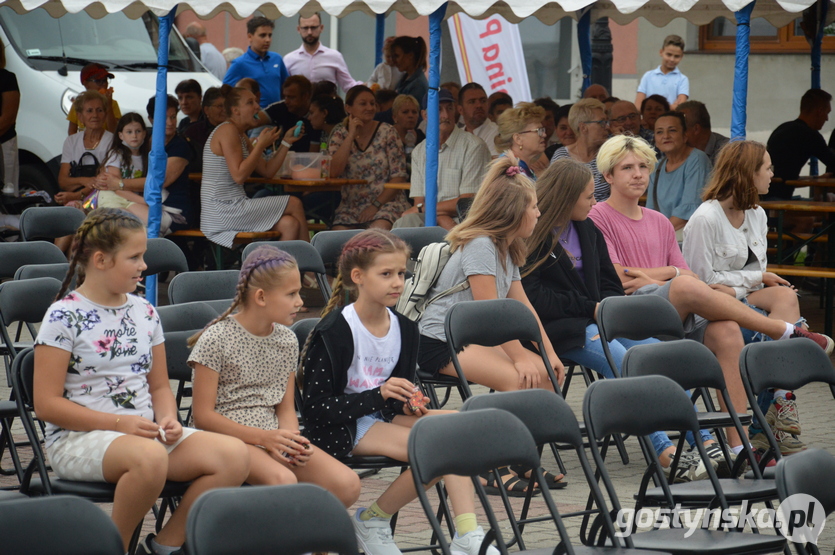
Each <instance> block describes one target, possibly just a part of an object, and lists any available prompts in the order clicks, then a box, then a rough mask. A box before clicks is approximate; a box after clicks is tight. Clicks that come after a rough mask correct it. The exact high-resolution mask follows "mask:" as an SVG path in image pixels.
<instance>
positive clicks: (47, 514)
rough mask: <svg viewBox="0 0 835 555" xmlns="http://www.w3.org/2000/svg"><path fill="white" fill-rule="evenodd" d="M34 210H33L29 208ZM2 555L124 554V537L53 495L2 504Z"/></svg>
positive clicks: (94, 512) (75, 501) (78, 503)
mask: <svg viewBox="0 0 835 555" xmlns="http://www.w3.org/2000/svg"><path fill="white" fill-rule="evenodd" d="M30 210H31V209H30ZM0 543H2V546H3V547H2V549H3V553H26V554H28V555H53V554H55V553H61V554H62V555H122V554H123V553H124V552H125V550H124V549H123V547H122V537H121V536H120V535H119V530H118V529H117V528H116V525H115V524H114V523H113V520H111V519H110V517H109V516H107V514H106V513H105V512H104V511H102V510H101V509H100V508H99V507H96V506H95V505H94V504H93V503H91V502H90V501H87V500H86V499H82V498H80V497H75V496H72V495H54V496H45V497H36V498H29V499H20V500H13V501H6V502H3V503H0Z"/></svg>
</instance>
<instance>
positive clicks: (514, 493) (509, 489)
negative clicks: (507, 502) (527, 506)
mask: <svg viewBox="0 0 835 555" xmlns="http://www.w3.org/2000/svg"><path fill="white" fill-rule="evenodd" d="M498 474H499V476H498V478H497V477H496V475H495V473H493V472H488V473H486V474H480V475H479V476H480V477H481V478H483V479H484V480H485V481H486V482H487V484H486V485H485V486H484V492H485V493H486V494H487V495H501V493H500V491H501V489H504V490H505V492H506V493H507V496H508V497H525V496H526V495H527V494H528V487H529V486H530V484H529V483H528V481H527V480H523V479H520V478H519V477H518V476H514V475H513V474H511V472H510V470H508V468H507V467H506V466H505V467H502V468H499V469H498ZM504 476H511V477H510V479H508V480H506V481H505V480H502V478H503V477H504ZM538 493H539V491H538V488H537V487H534V492H533V494H534V495H537V494H538Z"/></svg>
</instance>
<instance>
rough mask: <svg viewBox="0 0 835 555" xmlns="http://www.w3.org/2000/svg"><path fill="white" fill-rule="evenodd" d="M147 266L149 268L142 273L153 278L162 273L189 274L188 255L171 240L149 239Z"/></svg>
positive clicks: (162, 238)
mask: <svg viewBox="0 0 835 555" xmlns="http://www.w3.org/2000/svg"><path fill="white" fill-rule="evenodd" d="M145 264H147V265H148V268H146V269H145V271H144V272H142V275H143V277H144V276H152V275H154V274H158V273H160V272H178V273H179V272H187V271H188V261H187V260H186V255H185V254H183V251H182V249H181V248H180V247H178V246H177V244H176V243H175V242H174V241H172V240H171V239H166V238H164V237H154V238H151V239H148V250H147V251H145Z"/></svg>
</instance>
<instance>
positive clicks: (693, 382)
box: [623, 339, 820, 390]
mask: <svg viewBox="0 0 835 555" xmlns="http://www.w3.org/2000/svg"><path fill="white" fill-rule="evenodd" d="M818 350H820V347H818ZM653 375H660V376H667V377H668V378H670V379H671V380H673V381H674V382H676V383H677V384H679V385H680V386H681V388H682V389H695V388H698V387H708V388H710V389H718V390H723V389H725V377H724V375H723V374H722V367H721V366H719V361H718V360H717V359H716V356H714V354H713V353H712V352H711V351H710V349H708V348H707V347H705V346H704V345H703V344H701V343H699V342H697V341H692V340H690V339H679V340H677V341H669V342H666V343H652V344H649V345H635V346H634V347H632V348H630V349H629V350H628V351H626V356H624V357H623V376H624V377H636V376H653Z"/></svg>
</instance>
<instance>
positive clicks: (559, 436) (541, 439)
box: [461, 389, 583, 449]
mask: <svg viewBox="0 0 835 555" xmlns="http://www.w3.org/2000/svg"><path fill="white" fill-rule="evenodd" d="M490 408H493V409H499V410H505V411H507V412H509V413H511V414H513V415H514V416H516V417H517V418H518V419H519V420H521V421H522V422H523V423H524V424H525V426H526V427H527V428H528V430H529V431H530V432H531V435H532V436H533V439H534V441H535V442H536V444H537V445H544V444H546V443H565V444H568V445H571V446H572V447H574V448H575V449H582V448H583V436H582V434H581V433H580V425H579V424H578V423H577V418H576V417H575V416H574V413H573V412H572V410H571V407H569V406H568V403H566V401H565V399H563V398H562V397H560V396H559V395H557V394H556V393H554V392H553V391H546V390H544V389H523V390H520V391H506V392H504V393H493V394H491V395H475V396H473V397H470V398H469V399H467V400H466V401H465V402H464V405H463V406H462V407H461V412H467V411H472V410H483V409H490Z"/></svg>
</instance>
